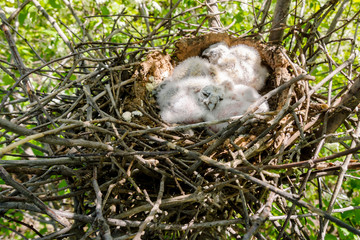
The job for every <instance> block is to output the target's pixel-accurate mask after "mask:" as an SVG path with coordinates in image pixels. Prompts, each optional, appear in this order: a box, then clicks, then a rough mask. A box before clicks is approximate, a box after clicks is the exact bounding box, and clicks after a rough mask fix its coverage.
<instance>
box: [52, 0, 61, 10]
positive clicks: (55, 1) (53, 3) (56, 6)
mask: <svg viewBox="0 0 360 240" xmlns="http://www.w3.org/2000/svg"><path fill="white" fill-rule="evenodd" d="M49 3H50V5H51V6H52V7H53V8H58V9H59V8H61V4H59V2H58V1H57V0H50V1H49Z"/></svg>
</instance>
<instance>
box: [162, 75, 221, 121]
mask: <svg viewBox="0 0 360 240" xmlns="http://www.w3.org/2000/svg"><path fill="white" fill-rule="evenodd" d="M223 95H224V90H223V88H221V87H217V86H216V85H214V84H213V80H212V79H211V78H210V77H189V78H186V79H182V80H181V81H167V82H166V84H163V85H162V88H161V89H160V90H159V91H158V94H157V101H158V104H159V107H160V109H161V111H160V116H161V118H162V119H163V120H164V121H166V122H168V123H196V122H201V121H202V120H203V118H204V116H205V115H206V113H207V111H209V109H214V108H215V106H216V105H217V104H218V102H219V101H221V100H222V97H223Z"/></svg>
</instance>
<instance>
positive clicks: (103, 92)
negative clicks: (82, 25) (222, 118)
mask: <svg viewBox="0 0 360 240" xmlns="http://www.w3.org/2000/svg"><path fill="white" fill-rule="evenodd" d="M220 41H224V42H226V43H227V44H228V45H229V46H233V45H237V44H240V43H241V44H247V45H250V46H252V47H255V48H256V49H257V50H258V51H259V53H260V55H261V57H262V59H263V62H264V64H265V65H266V66H267V67H268V68H269V71H270V77H269V78H268V80H267V84H266V88H265V89H263V90H262V92H261V95H265V94H268V93H273V94H271V95H270V97H269V99H267V101H268V102H269V105H270V108H271V112H270V113H269V114H264V115H262V117H260V118H251V119H252V120H251V121H244V122H241V121H242V119H243V118H240V119H239V120H234V121H233V124H230V125H229V127H228V128H226V129H224V130H223V131H221V132H220V133H218V134H217V135H214V136H210V135H208V134H207V132H206V131H205V128H204V126H200V127H198V126H197V125H196V124H195V125H190V126H168V125H166V123H164V122H163V121H162V120H161V118H160V117H159V115H158V112H159V109H158V107H157V106H156V100H155V98H154V96H153V95H152V91H151V90H152V89H153V88H154V86H156V85H158V84H159V83H160V82H161V81H162V80H163V79H164V78H165V77H166V76H168V75H170V74H171V72H172V70H173V67H174V66H175V65H176V64H177V63H178V62H180V61H183V60H185V59H186V58H188V57H191V56H199V55H201V52H202V51H203V50H204V49H206V48H207V47H209V46H210V45H211V44H214V43H216V42H220ZM175 46H176V50H175V51H174V52H173V53H172V55H171V56H170V55H169V54H168V53H167V52H166V51H162V52H160V51H152V52H149V53H148V54H147V55H146V59H145V61H135V60H136V59H135V58H134V59H131V58H130V59H131V61H127V62H126V61H125V60H124V59H125V58H121V57H120V56H119V58H117V59H115V60H112V64H111V65H110V66H109V67H106V68H105V67H101V65H99V66H100V68H98V69H95V70H94V71H93V72H91V73H88V74H85V75H84V76H83V77H82V79H81V80H75V81H71V82H64V83H62V84H60V85H59V86H58V92H57V93H56V94H52V93H49V94H47V95H43V96H42V103H43V105H42V106H41V107H40V106H36V104H33V105H32V106H30V107H32V108H31V109H32V110H31V111H29V116H28V118H22V119H17V120H16V121H17V122H18V123H22V126H26V125H28V124H31V122H29V121H30V120H29V119H31V117H33V116H35V115H38V114H39V113H42V109H41V108H43V109H46V111H48V112H51V117H52V118H53V119H55V120H54V121H55V122H56V123H55V124H56V125H57V126H59V127H64V128H66V129H64V130H63V131H61V132H58V133H56V134H57V137H55V138H54V139H55V140H56V139H60V140H61V141H63V142H61V141H60V140H59V141H60V142H59V143H57V144H56V143H52V142H51V141H50V140H49V139H47V138H46V136H50V135H48V132H49V131H50V130H51V129H52V128H53V127H52V125H49V124H44V125H43V126H41V128H38V130H37V131H38V133H39V132H40V133H41V132H43V133H45V137H43V138H39V140H40V141H42V142H44V145H45V147H44V148H45V149H48V150H47V152H48V155H49V157H46V158H44V159H40V160H38V162H34V161H32V158H29V160H28V162H27V163H26V162H24V163H19V164H17V165H13V164H5V165H4V166H5V167H6V169H7V171H9V172H12V173H14V174H15V176H16V177H17V178H18V180H19V181H21V182H23V183H24V185H25V186H30V185H31V183H32V182H35V183H36V187H34V188H33V190H31V191H32V193H33V194H35V195H36V196H37V197H38V198H39V199H40V200H42V201H44V202H48V203H49V206H50V207H51V208H52V209H55V210H58V211H57V212H55V214H57V215H58V216H61V217H65V212H71V213H74V214H75V215H73V216H72V217H70V218H69V219H70V222H74V223H76V226H77V227H76V231H75V228H73V229H72V230H71V231H72V234H75V235H76V236H84V235H86V234H87V235H89V236H93V235H94V234H95V233H91V231H89V230H87V228H86V226H89V225H87V224H92V227H94V228H95V226H98V227H99V229H100V231H102V232H103V233H105V234H106V233H109V232H111V235H112V236H123V237H124V236H125V237H126V236H128V237H131V236H134V235H135V234H137V233H139V232H141V234H143V235H142V238H143V239H163V238H164V237H165V236H169V234H173V236H175V235H177V234H179V236H188V238H189V239H190V238H191V239H192V237H194V238H195V237H196V236H199V237H201V239H218V237H219V236H229V234H230V235H231V234H232V231H236V232H238V233H240V234H241V233H243V232H245V229H244V228H241V227H240V226H241V225H243V226H244V225H246V224H248V223H249V221H250V220H254V219H250V218H252V216H254V215H255V214H256V213H258V211H259V210H260V209H262V208H263V207H264V202H266V200H267V198H268V196H269V191H268V190H267V188H266V187H264V185H266V184H270V185H271V184H272V183H273V181H274V180H273V179H274V176H275V177H276V178H277V179H279V181H281V180H282V179H289V178H294V177H296V176H297V174H295V173H293V174H292V175H291V173H289V172H281V173H271V172H266V171H260V170H261V169H262V167H263V166H270V165H271V166H275V165H277V164H279V161H281V160H285V159H287V158H290V155H291V154H296V151H293V152H292V151H288V152H286V151H285V150H289V146H291V144H292V143H294V142H295V141H297V140H298V137H299V135H296V134H298V133H299V128H298V126H297V125H296V123H297V122H299V121H303V120H302V119H305V118H306V119H307V121H311V119H312V113H313V112H317V113H318V112H319V111H322V109H323V108H324V107H323V105H322V104H321V102H313V101H312V102H309V101H308V102H307V101H303V102H302V103H301V104H299V105H298V106H297V108H296V109H293V110H294V112H293V113H295V115H296V118H300V120H299V119H295V118H294V116H295V115H294V114H291V113H288V112H286V111H285V112H282V110H283V109H284V108H285V109H287V108H288V107H289V106H290V105H292V104H294V103H296V102H298V100H299V99H301V98H302V97H303V96H305V89H306V85H307V82H306V81H304V80H300V81H297V82H294V84H291V85H289V87H287V88H284V89H283V90H281V91H276V89H278V87H279V86H282V85H283V84H285V83H287V82H289V81H291V79H293V78H294V77H297V76H299V75H300V74H301V73H302V72H301V69H300V68H298V67H297V66H296V65H295V64H293V63H291V62H290V60H289V58H288V56H287V55H286V51H285V50H284V49H283V48H282V47H279V46H275V45H268V44H265V43H261V42H259V41H255V40H251V39H242V38H234V37H231V36H229V35H227V34H206V35H202V36H199V37H190V38H182V39H181V40H179V41H177V42H176V44H175ZM129 56H131V55H129ZM137 60H139V59H137ZM80 84H81V85H80ZM74 89H76V91H74ZM65 91H70V92H73V94H71V96H66V95H61V92H65ZM34 109H36V110H34ZM139 112H140V113H141V114H140V113H139ZM125 113H126V114H128V116H130V117H131V120H130V121H129V119H127V120H128V121H126V120H125V119H124V118H123V117H124V116H125V115H124V114H125ZM280 113H281V114H280ZM279 116H280V117H279ZM244 117H246V116H244ZM40 118H47V117H46V116H43V115H40ZM40 120H41V119H40ZM189 129H190V130H189ZM20 130H21V129H20ZM20 130H18V131H20ZM14 131H15V130H14ZM34 133H35V132H34V131H32V132H27V135H33V134H34ZM48 138H49V137H48ZM50 138H51V137H50ZM64 140H67V141H64ZM46 147H47V148H46ZM211 160H212V161H214V162H215V163H214V162H211ZM216 163H217V164H220V165H216ZM219 166H220V167H219ZM221 166H224V167H221ZM226 167H229V168H232V169H237V170H240V171H243V172H244V173H246V174H248V175H250V176H252V177H254V178H257V179H259V181H262V182H263V183H264V185H263V186H260V185H257V184H254V182H252V181H249V180H248V179H247V180H246V179H244V178H243V177H242V176H240V175H238V174H235V173H234V172H231V171H226ZM224 169H225V170H224ZM49 176H56V177H55V178H54V177H53V178H49ZM64 181H65V182H66V184H65V185H63V183H64ZM29 184H30V185H29ZM61 187H63V189H62V188H61ZM5 198H8V199H11V198H12V197H11V192H10V191H9V192H8V194H7V195H6V196H5ZM16 198H17V201H19V202H22V203H23V204H24V206H23V207H22V208H23V209H27V210H31V211H34V212H36V211H37V212H39V213H40V212H42V211H41V210H39V209H38V208H37V207H34V206H32V207H31V206H29V205H27V204H26V198H23V197H16ZM239 214H240V215H239ZM94 223H97V225H93V224H94ZM234 224H241V225H234ZM65 225H66V224H65ZM229 226H232V227H231V228H229ZM79 229H80V230H79ZM84 231H87V232H86V233H85V232H84ZM170 236H171V235H170ZM125 237H124V239H125Z"/></svg>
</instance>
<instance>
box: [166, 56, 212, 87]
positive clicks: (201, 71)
mask: <svg viewBox="0 0 360 240" xmlns="http://www.w3.org/2000/svg"><path fill="white" fill-rule="evenodd" d="M210 66H211V65H210V63H209V61H208V60H206V59H204V58H201V57H198V56H195V57H189V58H187V59H186V60H184V61H182V62H181V63H180V64H179V65H177V66H176V67H175V68H174V71H173V73H172V75H171V76H170V77H169V78H167V80H169V81H179V80H181V79H185V78H188V77H206V76H210V75H211V69H210Z"/></svg>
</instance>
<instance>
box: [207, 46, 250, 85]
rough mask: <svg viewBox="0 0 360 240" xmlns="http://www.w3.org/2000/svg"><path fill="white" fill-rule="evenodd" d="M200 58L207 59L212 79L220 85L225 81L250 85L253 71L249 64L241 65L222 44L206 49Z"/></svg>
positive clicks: (229, 49)
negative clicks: (210, 67) (210, 66)
mask: <svg viewBox="0 0 360 240" xmlns="http://www.w3.org/2000/svg"><path fill="white" fill-rule="evenodd" d="M202 56H204V57H206V58H208V59H209V61H210V63H211V64H214V65H215V67H213V68H212V73H213V78H214V79H215V80H216V82H218V83H221V82H224V80H219V79H225V80H231V81H233V82H234V83H236V84H245V85H250V84H252V83H253V75H254V69H253V68H252V66H249V64H243V63H242V61H239V60H238V57H237V56H236V55H235V54H232V51H231V48H229V47H228V46H227V45H226V44H225V43H224V42H219V43H216V44H213V45H211V46H210V47H209V48H207V49H206V50H205V51H204V52H203V53H202Z"/></svg>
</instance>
